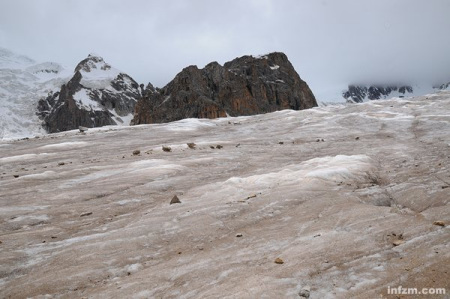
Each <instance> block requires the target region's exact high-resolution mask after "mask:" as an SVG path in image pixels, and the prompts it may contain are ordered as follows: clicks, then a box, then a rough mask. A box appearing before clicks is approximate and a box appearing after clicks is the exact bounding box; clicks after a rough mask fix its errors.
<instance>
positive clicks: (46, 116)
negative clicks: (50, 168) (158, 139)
mask: <svg viewBox="0 0 450 299" xmlns="http://www.w3.org/2000/svg"><path fill="white" fill-rule="evenodd" d="M140 96H141V92H140V87H139V85H138V84H137V83H136V81H134V80H133V78H131V77H130V76H128V75H127V74H124V73H122V72H120V71H119V70H116V69H114V68H112V67H111V66H110V65H109V64H107V63H105V62H104V60H103V59H102V58H101V57H99V56H97V55H92V54H91V55H89V57H88V58H86V59H84V60H83V61H81V62H80V63H79V64H78V65H77V66H76V68H75V74H74V75H73V77H72V78H71V79H70V81H69V82H67V83H66V84H64V85H62V87H61V90H60V91H58V92H55V93H50V94H49V95H48V97H47V98H45V99H41V100H39V103H38V115H39V116H40V118H41V119H42V120H43V127H44V128H45V129H46V131H47V132H49V133H54V132H59V131H66V130H72V129H76V128H78V126H84V127H89V128H92V127H101V126H105V125H119V124H125V125H128V124H129V122H130V120H131V118H132V115H133V112H134V106H135V104H136V102H137V100H138V98H139V97H140Z"/></svg>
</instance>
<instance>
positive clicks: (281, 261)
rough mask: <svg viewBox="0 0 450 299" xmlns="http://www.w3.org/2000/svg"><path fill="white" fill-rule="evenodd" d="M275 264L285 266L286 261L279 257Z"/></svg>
mask: <svg viewBox="0 0 450 299" xmlns="http://www.w3.org/2000/svg"><path fill="white" fill-rule="evenodd" d="M275 264H280V265H281V264H284V261H283V260H282V259H280V258H279V257H277V258H276V259H275Z"/></svg>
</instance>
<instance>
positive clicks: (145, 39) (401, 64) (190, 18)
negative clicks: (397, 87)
mask: <svg viewBox="0 0 450 299" xmlns="http://www.w3.org/2000/svg"><path fill="white" fill-rule="evenodd" d="M448 15H450V1H448V0H428V1H419V0H377V1H369V0H363V1H362V0H353V1H351V0H341V1H331V0H329V1H325V0H323V1H315V0H314V1H313V0H311V1H306V0H303V1H294V0H284V1H282V0H279V1H271V0H261V1H237V0H232V1H211V0H210V1H207V0H193V1H183V0H178V1H177V0H173V1H145V0H127V1H118V0H89V1H88V0H81V1H80V0H78V1H74V0H34V1H31V0H1V1H0V45H1V46H3V47H6V48H10V49H12V50H14V51H17V52H20V53H23V54H26V55H28V56H30V57H33V58H35V59H38V60H41V61H42V60H51V61H57V62H62V63H63V64H65V65H67V66H69V67H74V66H75V64H76V63H77V62H78V61H80V60H81V59H83V58H84V57H85V56H86V55H87V54H88V53H90V52H96V53H99V54H100V55H102V56H103V57H104V58H105V59H106V60H107V61H108V62H109V63H111V64H112V65H114V66H116V67H117V68H119V69H122V70H123V71H126V72H128V73H129V74H130V75H132V76H133V77H135V78H136V79H137V80H138V81H140V82H148V81H150V82H152V83H154V84H155V85H157V86H163V85H164V84H166V83H167V82H168V81H169V80H171V79H172V78H173V77H174V76H175V75H176V73H177V72H179V71H180V70H181V69H182V68H183V67H185V66H187V65H190V64H197V65H198V66H199V67H203V66H204V65H205V64H206V63H208V62H210V61H213V60H217V61H218V62H219V63H223V62H225V61H228V60H231V59H233V58H235V57H237V56H241V55H244V54H263V53H266V52H270V51H283V52H285V53H286V54H287V55H288V57H289V58H290V59H291V61H292V63H293V64H294V67H295V68H296V69H297V71H298V72H299V73H300V75H301V76H302V78H303V79H305V80H306V81H307V82H308V83H310V85H311V86H312V88H313V91H314V89H317V88H321V87H323V86H326V85H332V84H346V83H349V82H357V81H370V80H372V81H373V80H375V81H380V82H381V81H390V80H399V78H400V79H402V80H411V79H417V78H418V79H420V80H423V79H424V78H425V79H427V80H430V81H436V80H439V79H440V78H446V79H445V80H448V79H447V78H450V55H449V53H450V37H449V36H450V34H449V31H450V18H448Z"/></svg>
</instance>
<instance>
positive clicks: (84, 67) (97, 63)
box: [75, 54, 111, 73]
mask: <svg viewBox="0 0 450 299" xmlns="http://www.w3.org/2000/svg"><path fill="white" fill-rule="evenodd" d="M94 69H98V70H103V71H106V70H110V69H111V66H110V65H109V64H107V63H106V62H105V61H104V60H103V58H102V57H100V56H98V55H97V54H89V55H88V57H87V58H86V59H83V60H82V61H81V62H80V63H78V65H77V66H76V67H75V72H78V71H84V72H87V73H89V72H91V71H92V70H94Z"/></svg>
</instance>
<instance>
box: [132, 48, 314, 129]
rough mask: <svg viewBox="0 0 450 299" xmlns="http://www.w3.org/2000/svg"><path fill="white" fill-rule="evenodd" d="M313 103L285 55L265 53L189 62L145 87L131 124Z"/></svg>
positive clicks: (305, 105) (288, 107) (264, 111)
mask: <svg viewBox="0 0 450 299" xmlns="http://www.w3.org/2000/svg"><path fill="white" fill-rule="evenodd" d="M315 106H317V102H316V99H315V97H314V95H313V93H312V92H311V90H310V89H309V87H308V85H307V84H306V82H304V81H303V80H301V79H300V77H299V75H298V74H297V72H296V71H295V70H294V68H293V66H292V64H291V63H290V62H289V60H288V58H287V56H286V55H285V54H283V53H271V54H268V55H265V56H262V57H253V56H243V57H240V58H236V59H234V60H233V61H230V62H227V63H225V64H224V66H221V65H220V64H218V63H217V62H211V63H210V64H208V65H206V66H205V68H203V69H199V68H197V67H196V66H189V67H187V68H185V69H183V70H182V71H181V72H180V73H179V74H178V75H177V76H176V77H175V78H174V79H173V80H172V81H171V82H170V83H169V84H167V85H166V86H165V87H164V88H162V89H154V88H153V87H152V86H147V88H146V90H145V92H144V96H143V97H142V98H141V99H139V101H138V103H137V105H136V109H135V115H134V119H133V121H132V122H131V124H135V125H137V124H146V123H161V122H169V121H175V120H179V119H183V118H217V117H224V116H226V115H227V114H228V115H231V116H239V115H253V114H260V113H267V112H273V111H277V110H281V109H294V110H301V109H306V108H311V107H315Z"/></svg>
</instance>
